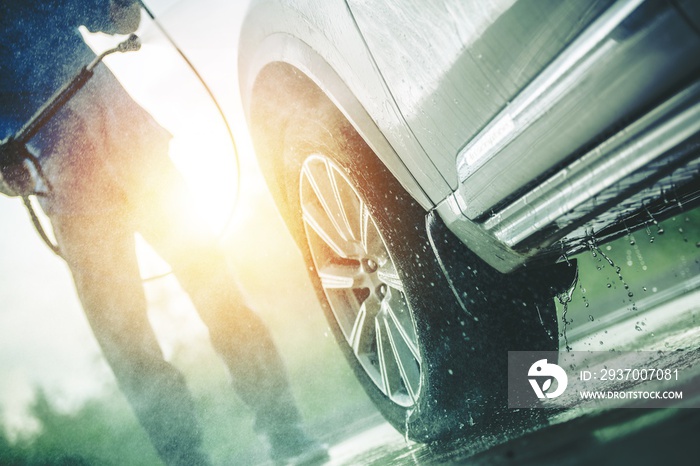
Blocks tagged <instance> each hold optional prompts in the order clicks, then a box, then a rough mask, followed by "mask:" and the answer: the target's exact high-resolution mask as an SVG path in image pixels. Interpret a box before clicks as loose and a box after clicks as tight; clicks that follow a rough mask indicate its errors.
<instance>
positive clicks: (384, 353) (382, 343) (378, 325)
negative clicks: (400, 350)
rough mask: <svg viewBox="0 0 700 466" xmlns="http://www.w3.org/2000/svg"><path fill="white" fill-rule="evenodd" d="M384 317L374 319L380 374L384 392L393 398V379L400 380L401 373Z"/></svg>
mask: <svg viewBox="0 0 700 466" xmlns="http://www.w3.org/2000/svg"><path fill="white" fill-rule="evenodd" d="M382 321H383V319H381V318H380V317H377V318H376V319H375V320H374V325H375V331H376V340H377V360H378V361H379V374H380V377H381V381H382V385H383V386H384V393H386V395H387V396H388V397H390V398H393V391H394V383H392V381H393V380H398V378H399V377H400V374H399V372H398V369H397V367H396V358H395V357H394V352H393V350H392V349H391V342H390V341H389V335H388V332H387V331H386V327H385V326H384V324H383V322H382Z"/></svg>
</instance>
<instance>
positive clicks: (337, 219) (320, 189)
mask: <svg viewBox="0 0 700 466" xmlns="http://www.w3.org/2000/svg"><path fill="white" fill-rule="evenodd" d="M316 160H317V163H309V164H306V165H304V170H303V174H304V176H305V178H306V180H307V181H308V184H309V186H310V187H311V189H312V190H313V192H314V194H316V198H317V199H318V201H319V203H320V205H321V207H322V208H323V210H324V212H325V213H326V215H327V216H328V220H330V222H331V223H332V225H333V228H334V229H335V231H336V232H338V234H339V235H340V236H341V238H343V240H345V241H352V239H353V236H352V232H351V231H350V228H349V225H348V220H347V218H346V214H345V212H344V211H343V205H342V202H341V200H340V195H339V192H338V186H337V183H336V180H335V176H334V174H333V168H332V167H330V166H328V164H327V163H326V162H325V160H323V159H316Z"/></svg>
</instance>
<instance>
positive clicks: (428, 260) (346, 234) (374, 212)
mask: <svg viewBox="0 0 700 466" xmlns="http://www.w3.org/2000/svg"><path fill="white" fill-rule="evenodd" d="M309 121H313V123H309ZM285 141H286V143H285V147H286V149H285V164H284V170H285V172H286V175H285V178H286V184H287V190H286V191H287V192H286V198H287V201H288V203H289V205H290V206H291V209H288V215H287V216H288V219H287V220H288V223H291V224H292V225H291V230H292V231H293V232H295V231H296V233H297V236H298V237H299V238H298V243H299V245H300V247H301V249H302V252H303V255H304V258H305V260H306V263H307V268H308V270H309V272H310V277H311V281H312V283H313V284H314V286H315V288H316V291H317V294H318V296H319V300H320V302H321V304H322V307H323V308H324V310H325V313H326V317H327V318H328V321H329V324H330V327H331V329H332V330H333V332H334V334H335V336H336V338H337V340H338V342H339V345H340V347H341V349H342V351H343V353H344V354H345V356H346V358H347V360H348V361H349V363H350V365H351V366H352V368H353V370H354V372H355V374H356V376H357V378H358V380H359V381H360V382H361V384H362V385H363V387H364V389H365V391H366V392H367V394H368V395H369V396H370V398H371V399H372V400H373V401H374V403H375V404H376V406H377V407H378V409H379V410H380V411H381V413H382V414H383V415H384V417H385V418H386V419H387V420H388V421H389V422H390V423H391V424H393V425H394V426H395V427H396V428H397V429H398V430H399V431H401V432H405V433H406V434H407V436H408V437H410V438H412V439H414V440H418V441H431V440H436V439H440V438H445V437H451V436H455V435H459V436H460V437H468V436H471V435H476V434H478V433H483V432H485V431H486V430H488V429H489V427H490V428H491V430H494V429H501V428H502V427H503V425H504V422H505V421H504V419H505V418H513V414H514V412H513V410H508V409H507V407H506V399H507V367H506V364H507V351H508V350H554V351H556V349H557V346H558V341H557V338H556V331H557V330H556V329H557V323H556V317H555V316H556V314H555V310H554V303H553V299H552V296H553V295H552V294H551V290H550V289H549V288H548V287H547V289H546V292H545V293H541V292H540V291H541V290H531V289H529V288H528V287H527V286H523V279H522V277H517V276H510V275H509V276H503V275H501V274H499V273H497V272H495V271H494V270H493V269H492V268H490V267H489V266H488V265H486V264H485V263H483V262H482V261H481V260H480V259H478V258H477V257H476V256H475V255H473V254H472V253H471V252H470V251H468V249H466V248H465V247H464V246H463V245H461V243H459V242H458V241H456V240H454V239H451V240H450V239H448V238H449V236H448V235H445V236H444V238H440V239H439V240H438V241H439V242H440V244H439V245H437V246H436V245H434V244H433V245H431V240H432V241H433V242H435V240H436V238H430V237H429V236H428V233H427V229H426V213H425V211H424V210H423V209H422V208H421V207H420V206H419V205H418V204H417V203H416V202H415V201H414V200H413V199H412V198H411V197H410V196H409V195H408V193H407V192H406V191H405V190H404V189H403V188H402V186H401V185H400V184H399V183H398V181H397V180H396V179H395V178H394V177H393V176H392V175H391V173H390V172H389V171H388V169H387V168H386V167H385V166H384V165H383V164H382V163H381V162H380V160H379V159H378V158H377V157H376V156H375V154H374V153H373V152H372V150H371V149H370V148H369V147H368V146H367V145H366V144H365V143H364V141H363V140H362V139H361V137H360V136H359V135H358V134H357V133H356V132H355V131H354V129H353V128H352V127H351V126H350V125H349V123H348V122H347V121H346V120H345V119H344V118H343V117H342V116H341V115H339V114H337V113H334V114H333V115H332V116H328V115H326V116H324V117H323V118H317V119H313V120H309V119H304V120H303V121H300V122H297V123H296V124H292V125H289V127H288V129H287V131H286V134H285ZM290 213H291V214H290ZM446 245H447V247H448V248H450V251H452V252H454V253H455V254H457V255H459V256H460V261H466V262H460V263H462V264H464V266H463V267H461V268H460V270H459V274H461V275H460V276H459V277H460V278H459V280H460V281H461V283H459V284H458V286H456V287H455V286H451V285H450V283H449V280H448V277H446V275H445V272H446V270H445V267H444V264H443V263H442V262H441V261H440V260H439V258H438V257H437V256H436V254H435V251H436V249H440V248H443V249H444V248H445V247H446ZM453 273H454V272H453ZM460 294H461V296H460ZM520 417H522V413H520ZM535 417H537V416H535ZM517 423H520V421H518V422H517Z"/></svg>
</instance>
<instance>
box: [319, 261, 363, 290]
mask: <svg viewBox="0 0 700 466" xmlns="http://www.w3.org/2000/svg"><path fill="white" fill-rule="evenodd" d="M359 272H360V264H359V262H358V263H357V264H356V265H349V264H347V265H345V264H343V265H341V264H326V265H324V266H321V267H319V268H318V276H319V278H320V279H321V286H323V288H325V289H352V288H354V287H355V286H356V284H357V277H358V274H359Z"/></svg>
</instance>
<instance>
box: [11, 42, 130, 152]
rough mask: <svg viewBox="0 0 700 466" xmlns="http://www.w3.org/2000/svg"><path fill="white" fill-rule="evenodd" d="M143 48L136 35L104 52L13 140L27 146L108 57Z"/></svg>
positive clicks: (51, 100)
mask: <svg viewBox="0 0 700 466" xmlns="http://www.w3.org/2000/svg"><path fill="white" fill-rule="evenodd" d="M140 48H141V40H140V39H139V38H138V36H136V35H135V34H131V35H130V36H129V38H128V39H126V40H125V41H123V42H121V43H120V44H119V45H117V46H116V47H114V48H112V49H109V50H106V51H104V52H102V53H101V54H100V55H98V56H97V57H95V59H94V60H92V61H91V62H90V63H89V64H87V65H86V66H84V67H83V68H82V69H81V70H80V71H79V72H78V73H77V74H76V75H75V76H73V78H72V79H71V80H70V81H68V82H67V83H66V84H64V85H63V86H62V87H61V88H60V89H59V90H57V91H56V92H55V93H54V94H53V96H51V98H50V99H49V100H47V101H46V102H45V103H44V105H42V106H41V107H40V108H39V110H37V111H36V113H34V115H32V117H31V118H30V119H29V121H27V122H26V123H25V124H24V125H23V126H22V127H21V128H20V129H19V130H18V131H17V132H16V133H15V134H14V135H13V136H12V140H13V141H15V142H18V143H21V144H26V143H27V142H28V141H29V140H30V139H31V138H32V137H34V135H36V133H37V132H38V131H39V130H40V129H41V127H42V126H44V125H45V124H46V122H47V121H48V120H50V119H51V118H52V117H53V116H54V115H55V114H56V113H57V112H58V111H59V110H60V109H61V107H63V106H64V105H65V104H66V102H68V101H69V100H70V99H71V97H73V96H74V95H75V94H76V93H77V92H78V91H79V90H80V89H81V88H82V87H83V86H84V85H85V84H86V83H87V82H88V81H89V80H90V78H92V76H93V74H94V73H93V70H94V69H95V67H96V66H97V65H98V64H100V62H101V61H102V60H103V59H104V58H105V57H106V56H107V55H110V54H112V53H115V52H122V53H123V52H131V51H136V50H139V49H140Z"/></svg>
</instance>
